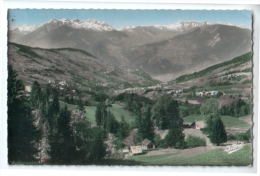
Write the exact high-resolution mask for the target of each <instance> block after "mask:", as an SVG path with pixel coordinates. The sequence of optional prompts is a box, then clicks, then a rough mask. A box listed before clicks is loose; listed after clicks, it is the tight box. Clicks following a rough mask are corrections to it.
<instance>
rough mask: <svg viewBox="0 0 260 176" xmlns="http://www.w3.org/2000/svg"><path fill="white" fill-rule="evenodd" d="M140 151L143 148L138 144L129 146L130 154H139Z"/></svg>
mask: <svg viewBox="0 0 260 176" xmlns="http://www.w3.org/2000/svg"><path fill="white" fill-rule="evenodd" d="M141 153H143V150H142V147H141V146H140V145H137V146H131V147H130V154H132V155H137V154H141Z"/></svg>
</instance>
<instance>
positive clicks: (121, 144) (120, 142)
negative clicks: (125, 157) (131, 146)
mask: <svg viewBox="0 0 260 176" xmlns="http://www.w3.org/2000/svg"><path fill="white" fill-rule="evenodd" d="M113 143H114V144H115V148H116V149H117V150H118V149H122V148H124V147H125V144H124V141H123V140H122V139H116V140H115V141H114V142H113Z"/></svg>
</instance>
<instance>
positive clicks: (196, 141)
mask: <svg viewBox="0 0 260 176" xmlns="http://www.w3.org/2000/svg"><path fill="white" fill-rule="evenodd" d="M186 146H187V147H188V148H194V147H199V146H206V141H205V139H202V138H200V137H195V136H188V137H187V139H186Z"/></svg>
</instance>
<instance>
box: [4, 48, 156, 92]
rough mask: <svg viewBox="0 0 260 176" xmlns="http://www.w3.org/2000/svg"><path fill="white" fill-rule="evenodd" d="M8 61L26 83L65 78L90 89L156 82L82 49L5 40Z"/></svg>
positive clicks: (143, 84)
mask: <svg viewBox="0 0 260 176" xmlns="http://www.w3.org/2000/svg"><path fill="white" fill-rule="evenodd" d="M8 48H9V49H8V63H9V64H11V65H13V67H14V69H15V70H16V71H17V72H18V74H19V76H20V78H21V79H22V80H24V81H25V83H26V84H29V85H30V84H31V83H32V82H33V81H34V80H37V81H38V82H40V83H42V84H47V83H48V82H49V81H66V82H67V83H68V84H69V85H70V86H72V87H74V88H75V87H76V88H79V89H80V88H82V89H83V88H84V89H89V88H91V89H94V88H95V87H96V86H102V87H109V88H111V89H110V90H113V88H116V89H118V88H127V87H133V86H148V85H154V84H157V83H158V81H157V80H154V79H153V78H151V77H150V76H149V75H147V74H146V73H144V72H142V71H141V70H137V69H123V68H118V67H115V66H113V65H108V64H105V63H104V62H102V61H100V60H99V59H98V58H96V57H95V56H94V55H92V54H90V53H88V52H85V51H83V50H78V49H71V48H60V49H42V48H31V47H28V46H24V45H19V44H13V43H9V45H8Z"/></svg>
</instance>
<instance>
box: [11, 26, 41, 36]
mask: <svg viewBox="0 0 260 176" xmlns="http://www.w3.org/2000/svg"><path fill="white" fill-rule="evenodd" d="M37 28H38V27H37V26H36V25H32V26H29V25H23V26H10V27H9V30H10V31H12V32H16V33H21V34H27V33H30V32H33V31H34V30H36V29H37Z"/></svg>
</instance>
